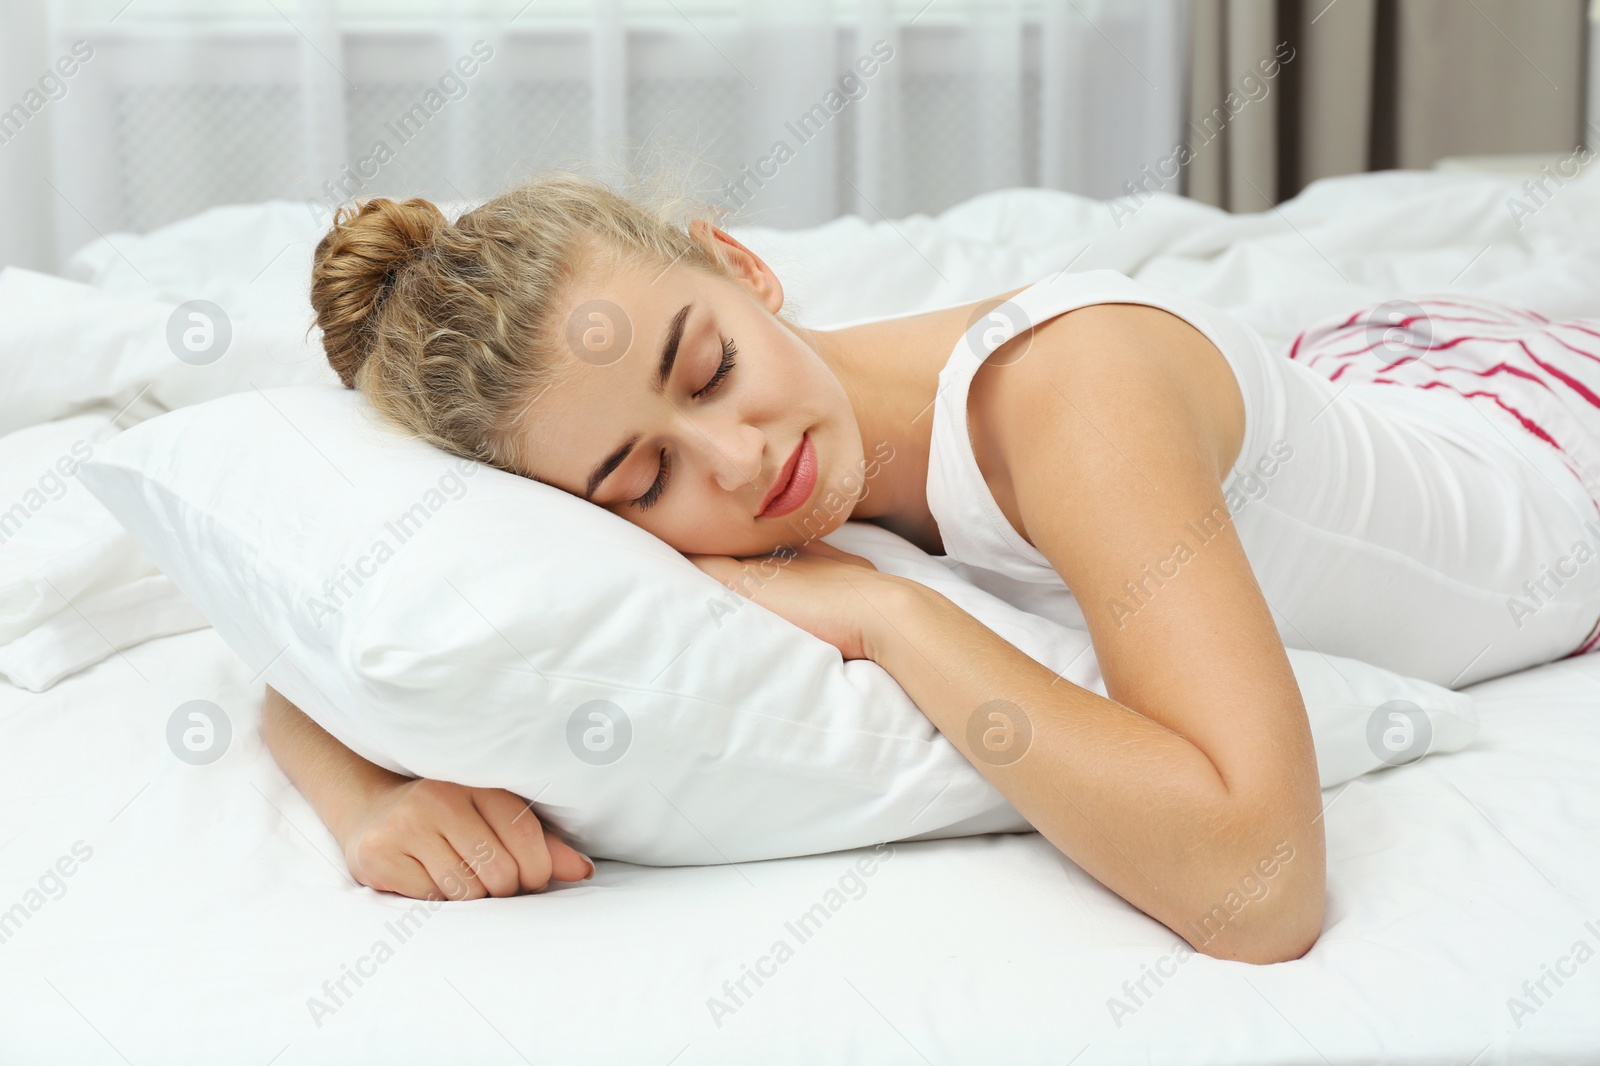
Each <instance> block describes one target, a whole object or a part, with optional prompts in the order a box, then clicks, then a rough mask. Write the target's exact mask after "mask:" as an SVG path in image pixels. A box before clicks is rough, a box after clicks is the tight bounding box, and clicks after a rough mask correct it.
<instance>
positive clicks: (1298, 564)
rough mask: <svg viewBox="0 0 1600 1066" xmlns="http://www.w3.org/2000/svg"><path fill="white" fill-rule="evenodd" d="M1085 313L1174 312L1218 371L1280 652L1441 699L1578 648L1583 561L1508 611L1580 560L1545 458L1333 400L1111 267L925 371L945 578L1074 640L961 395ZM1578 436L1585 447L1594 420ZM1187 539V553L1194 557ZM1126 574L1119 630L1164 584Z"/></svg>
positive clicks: (1591, 596) (1481, 431)
mask: <svg viewBox="0 0 1600 1066" xmlns="http://www.w3.org/2000/svg"><path fill="white" fill-rule="evenodd" d="M1098 303H1132V304H1142V305H1147V306H1151V307H1157V308H1160V309H1162V310H1165V311H1167V312H1169V313H1171V314H1173V315H1176V316H1178V317H1179V318H1181V319H1183V320H1184V321H1186V322H1188V323H1189V324H1190V325H1191V326H1193V327H1194V328H1195V329H1197V330H1199V331H1200V332H1201V333H1202V334H1204V335H1205V336H1206V337H1207V339H1209V340H1210V341H1211V343H1212V344H1214V345H1215V346H1216V347H1217V349H1218V350H1219V351H1220V352H1221V353H1222V355H1223V356H1224V358H1225V359H1226V360H1227V362H1228V365H1229V366H1230V367H1231V368H1232V370H1233V372H1234V376H1235V378H1236V380H1237V381H1238V384H1239V389H1240V392H1241V394H1242V397H1243V400H1244V408H1245V425H1244V440H1243V444H1242V446H1241V448H1240V450H1239V455H1238V458H1237V460H1236V461H1235V463H1234V465H1233V467H1232V469H1231V470H1230V471H1229V475H1228V477H1227V478H1226V479H1225V480H1224V481H1223V483H1222V488H1223V490H1224V497H1225V499H1226V501H1227V504H1228V508H1229V511H1230V512H1231V513H1232V515H1233V521H1234V528H1235V531H1236V532H1237V534H1238V536H1239V539H1240V542H1241V544H1242V545H1243V547H1244V550H1245V554H1246V556H1247V557H1248V558H1249V560H1250V563H1251V567H1252V569H1253V570H1254V572H1255V575H1256V579H1257V582H1258V584H1259V585H1260V586H1261V590H1262V594H1263V595H1264V597H1265V598H1266V600H1267V603H1268V606H1269V607H1270V608H1271V610H1272V613H1273V618H1274V621H1275V622H1276V623H1277V626H1278V631H1279V635H1280V636H1281V637H1282V639H1283V642H1284V644H1285V645H1287V646H1289V647H1297V648H1305V649H1314V650H1320V651H1322V652H1324V653H1327V654H1333V655H1343V656H1347V657H1350V658H1357V659H1363V660H1365V661H1367V662H1371V663H1375V664H1377V665H1380V666H1385V667H1387V668H1389V669H1392V670H1395V671H1397V672H1399V673H1402V674H1407V675H1409V676H1412V677H1420V678H1423V679H1426V680H1430V681H1434V682H1435V683H1437V684H1442V685H1447V686H1450V687H1456V688H1459V687H1462V686H1464V685H1466V684H1470V683H1472V682H1474V681H1477V680H1481V679H1483V678H1487V677H1494V676H1498V675H1499V674H1501V673H1506V672H1509V671H1510V670H1515V669H1521V668H1523V667H1525V666H1529V665H1533V664H1535V663H1541V662H1547V661H1550V660H1552V659H1555V658H1559V657H1561V656H1563V655H1566V654H1570V653H1572V652H1574V651H1575V650H1576V649H1577V648H1578V646H1579V645H1580V644H1581V643H1583V641H1584V638H1585V637H1586V636H1587V635H1588V634H1589V632H1590V630H1591V628H1592V627H1593V625H1594V623H1595V617H1596V614H1597V612H1600V558H1597V561H1595V562H1594V563H1593V564H1591V565H1588V566H1583V567H1575V568H1574V567H1570V566H1569V567H1567V568H1563V572H1565V569H1576V576H1574V577H1572V578H1569V579H1567V580H1565V582H1564V585H1563V586H1562V587H1561V588H1559V589H1555V588H1549V589H1548V591H1549V595H1548V596H1547V597H1545V598H1544V599H1542V600H1541V601H1540V602H1537V603H1534V604H1533V607H1534V610H1533V613H1532V614H1531V615H1529V614H1527V612H1526V611H1524V612H1522V614H1521V616H1519V615H1518V613H1517V612H1516V611H1513V610H1512V609H1511V606H1510V604H1509V602H1508V601H1509V600H1510V598H1512V597H1514V596H1518V595H1522V596H1523V598H1524V599H1525V600H1526V599H1528V597H1527V596H1526V595H1524V593H1525V586H1524V582H1525V580H1526V579H1529V578H1535V579H1537V578H1538V577H1539V576H1540V574H1541V566H1542V565H1544V566H1545V569H1546V570H1547V569H1548V565H1554V562H1555V560H1556V559H1557V558H1558V557H1561V556H1564V555H1567V554H1570V552H1571V548H1572V546H1573V542H1574V540H1576V539H1580V538H1585V539H1587V540H1588V541H1589V542H1591V543H1593V544H1594V545H1595V548H1596V552H1597V556H1600V521H1597V516H1600V505H1597V504H1596V502H1595V500H1594V498H1593V497H1592V496H1591V495H1590V494H1589V492H1588V491H1587V490H1586V488H1585V487H1584V484H1583V481H1582V480H1580V479H1579V477H1578V476H1576V475H1575V472H1574V471H1573V470H1572V469H1570V468H1569V466H1568V465H1567V464H1566V463H1564V462H1563V461H1562V458H1561V456H1559V455H1558V454H1557V453H1556V452H1555V451H1553V450H1551V449H1550V448H1549V447H1547V446H1545V445H1544V444H1542V443H1540V442H1539V441H1538V440H1536V439H1535V438H1533V437H1532V436H1531V435H1530V434H1528V433H1526V432H1523V431H1522V430H1520V429H1508V428H1505V427H1509V426H1513V425H1514V423H1511V422H1504V423H1503V425H1502V426H1501V427H1498V428H1497V426H1496V425H1495V424H1493V423H1491V421H1490V419H1489V418H1488V417H1486V416H1485V415H1483V414H1481V413H1480V412H1479V411H1478V410H1474V409H1473V407H1474V406H1475V405H1474V404H1473V402H1472V401H1471V400H1468V399H1466V398H1464V397H1463V396H1461V395H1460V394H1458V393H1455V392H1451V391H1449V390H1446V389H1427V388H1408V387H1397V386H1394V385H1389V386H1385V385H1382V384H1373V383H1371V382H1365V381H1345V382H1339V383H1335V382H1334V381H1332V380H1330V379H1329V378H1328V377H1326V376H1323V374H1321V373H1319V372H1317V371H1314V370H1311V369H1309V368H1308V367H1307V366H1305V365H1302V363H1299V362H1295V361H1292V360H1291V359H1289V358H1286V357H1285V356H1283V355H1278V354H1274V353H1273V352H1272V351H1271V350H1270V349H1269V348H1268V346H1267V343H1266V341H1265V340H1264V339H1263V338H1262V337H1261V335H1260V334H1259V333H1257V332H1256V331H1255V330H1254V329H1252V328H1251V327H1250V326H1248V325H1247V324H1246V323H1244V322H1242V321H1240V320H1239V319H1237V318H1235V317H1233V316H1232V315H1230V314H1228V313H1226V312H1224V311H1221V310H1219V309H1216V308H1213V307H1210V306H1208V305H1206V304H1205V303H1203V302H1202V301H1200V300H1197V299H1194V298H1192V297H1189V296H1186V295H1183V294H1179V293H1173V292H1168V291H1164V290H1161V289H1157V288H1154V287H1152V286H1149V285H1146V284H1144V283H1142V282H1136V281H1134V280H1132V279H1131V278H1128V277H1127V276H1125V275H1123V274H1121V273H1119V272H1117V271H1115V270H1089V271H1079V272H1063V273H1059V274H1057V275H1054V276H1053V277H1050V278H1047V279H1045V280H1043V281H1040V282H1038V283H1036V284H1034V285H1032V286H1029V287H1028V288H1027V289H1025V290H1023V291H1022V292H1020V293H1018V294H1017V295H1015V296H1013V297H1011V298H1010V299H1009V300H1008V301H1006V302H1005V303H1003V304H1001V305H1000V306H999V307H997V308H995V309H994V310H993V311H992V312H990V313H989V314H988V315H987V316H985V317H984V318H982V319H980V320H979V321H978V322H977V323H975V324H974V326H973V327H972V328H970V329H969V330H968V331H967V332H966V333H965V334H964V335H963V336H962V338H961V339H960V340H959V341H958V342H957V344H956V346H955V349H954V350H953V351H952V352H951V354H950V358H949V361H948V362H947V363H946V365H945V367H944V369H943V370H942V371H941V372H940V374H939V387H938V392H937V394H936V396H935V400H934V407H933V425H932V441H931V447H930V453H929V456H928V485H927V489H928V507H929V509H930V511H931V512H932V515H933V519H934V521H935V523H936V524H937V525H938V528H939V534H940V537H941V539H942V541H943V544H944V550H945V554H944V556H942V557H940V560H941V561H942V562H944V563H945V564H946V565H947V566H949V567H950V568H951V569H953V570H955V571H957V572H958V573H961V574H962V575H963V576H965V577H967V578H968V579H969V580H971V581H973V582H974V583H976V584H978V585H980V586H982V587H984V588H986V589H988V590H989V591H990V592H993V593H995V594H996V595H998V596H1001V597H1002V598H1004V599H1007V600H1009V601H1010V602H1012V603H1014V604H1016V605H1017V606H1019V607H1022V608H1024V609H1026V610H1030V611H1033V612H1035V613H1038V614H1041V615H1044V616H1046V617H1050V618H1054V619H1055V620H1057V621H1059V622H1061V623H1063V624H1066V625H1070V626H1074V627H1075V628H1078V629H1085V630H1086V629H1087V628H1088V627H1087V625H1086V623H1085V621H1084V617H1083V612H1082V610H1081V608H1080V607H1079V605H1078V604H1077V602H1076V601H1075V599H1074V598H1073V595H1072V593H1071V591H1070V590H1069V589H1068V588H1067V587H1066V584H1065V582H1063V581H1062V579H1061V577H1060V575H1059V574H1058V573H1057V572H1056V570H1055V568H1054V567H1053V566H1052V565H1051V563H1050V561H1049V559H1048V558H1046V557H1045V555H1044V554H1043V553H1042V552H1040V551H1039V550H1037V549H1036V548H1034V547H1033V546H1032V545H1030V544H1029V543H1028V542H1027V541H1026V540H1025V539H1023V537H1022V535H1021V534H1020V533H1018V532H1017V530H1016V529H1014V528H1013V527H1012V525H1011V523H1010V522H1009V520H1008V519H1007V518H1006V517H1005V514H1004V513H1003V512H1002V511H1001V510H1000V506H999V504H998V503H997V502H996V501H995V499H994V496H993V494H992V493H991V492H990V490H989V487H988V485H987V483H986V482H985V481H984V479H983V475H982V472H981V471H980V470H979V468H978V464H977V460H976V458H975V456H974V454H973V449H972V443H971V438H970V436H969V435H968V429H967V396H968V390H969V388H970V386H971V383H972V377H973V374H974V373H975V372H976V370H977V368H978V367H979V365H981V364H982V362H983V361H984V360H985V359H986V358H987V357H988V356H989V354H990V353H991V352H993V351H994V350H995V349H996V348H998V347H999V346H1000V345H1001V344H1003V343H1004V342H1005V341H1006V340H1008V339H1010V338H1011V337H1012V336H1014V335H1016V334H1017V333H1018V332H1019V331H1021V330H1024V329H1027V328H1031V327H1032V326H1035V325H1038V324H1040V323H1042V322H1044V321H1046V320H1048V319H1050V318H1053V317H1054V316H1056V315H1059V314H1062V313H1064V312H1066V311H1070V310H1074V309H1076V308H1079V307H1084V306H1088V305H1090V304H1098ZM1037 357H1038V356H1037V355H1028V356H1024V358H1037ZM1595 422H1596V429H1597V431H1600V413H1597V415H1596V420H1595ZM1597 436H1600V432H1597ZM1063 506H1073V507H1082V506H1093V501H1089V500H1072V501H1064V502H1063ZM1196 532H1197V535H1196V537H1195V538H1193V539H1192V540H1191V542H1190V545H1189V546H1190V547H1191V548H1195V549H1198V548H1199V547H1200V546H1201V545H1202V544H1203V541H1201V540H1200V539H1199V536H1200V535H1202V534H1203V531H1196ZM1546 564H1548V565H1546ZM1129 576H1130V578H1135V579H1137V580H1138V581H1140V582H1142V589H1141V588H1140V587H1138V586H1136V585H1135V584H1134V583H1133V582H1129V583H1128V585H1127V586H1125V587H1126V589H1127V595H1126V596H1125V597H1121V598H1119V599H1120V600H1121V613H1122V614H1123V616H1124V617H1130V616H1132V617H1135V618H1136V615H1137V612H1138V610H1139V609H1140V608H1141V607H1142V606H1143V605H1144V604H1146V603H1147V602H1150V601H1151V600H1152V599H1153V591H1154V590H1155V589H1158V588H1159V585H1160V584H1161V583H1162V582H1163V581H1164V580H1172V579H1176V578H1177V574H1176V571H1175V570H1174V569H1173V567H1172V565H1171V564H1170V563H1169V564H1168V565H1163V561H1161V560H1151V565H1150V566H1147V567H1145V568H1144V569H1143V570H1142V571H1141V573H1140V574H1138V575H1129ZM1475 655H1476V658H1474V656H1475Z"/></svg>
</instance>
